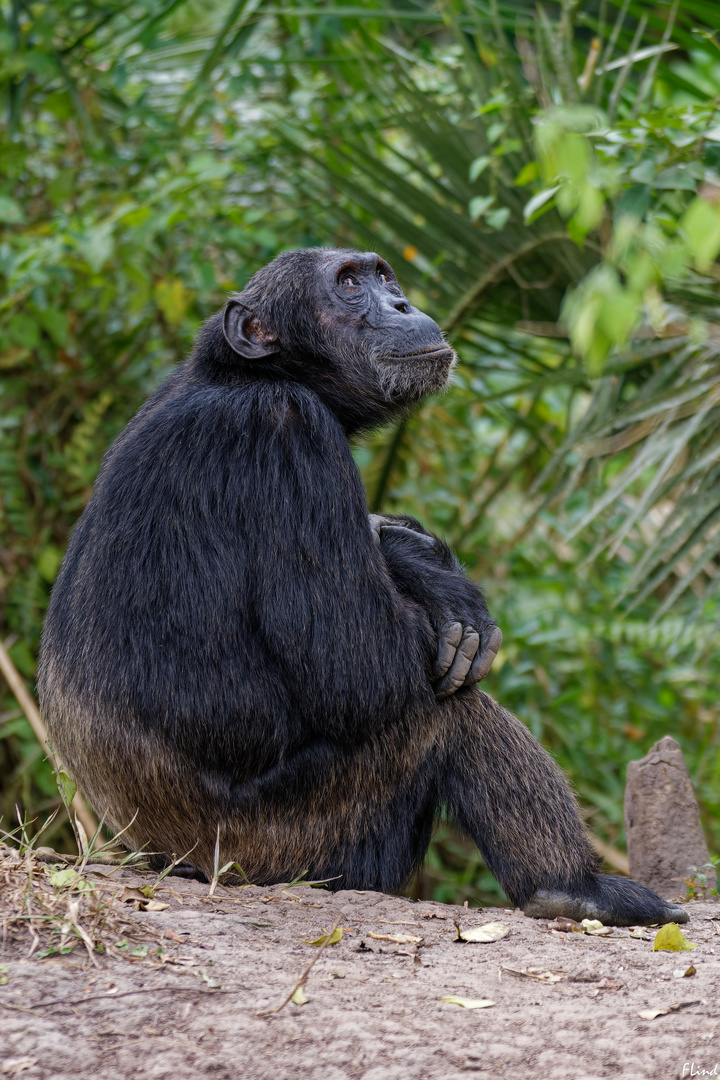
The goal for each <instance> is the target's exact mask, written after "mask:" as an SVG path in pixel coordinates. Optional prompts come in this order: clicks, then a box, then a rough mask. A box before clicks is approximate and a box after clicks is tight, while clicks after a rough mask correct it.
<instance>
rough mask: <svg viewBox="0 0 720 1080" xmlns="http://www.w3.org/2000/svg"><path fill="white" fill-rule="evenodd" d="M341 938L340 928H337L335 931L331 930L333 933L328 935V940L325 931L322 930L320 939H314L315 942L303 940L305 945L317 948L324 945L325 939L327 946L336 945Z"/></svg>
mask: <svg viewBox="0 0 720 1080" xmlns="http://www.w3.org/2000/svg"><path fill="white" fill-rule="evenodd" d="M342 936H343V932H342V927H341V926H338V927H337V929H336V930H333V932H332V934H331V935H330V937H329V939H328V935H327V931H326V930H323V932H322V937H319V938H315V941H308V940H307V938H305V939H304V940H305V944H306V945H317V946H318V948H319V947H320V946H321V945H324V944H325V941H326V939H327V944H328V945H337V943H338V942H339V941H342Z"/></svg>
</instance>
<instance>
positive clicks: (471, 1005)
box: [440, 994, 495, 1009]
mask: <svg viewBox="0 0 720 1080" xmlns="http://www.w3.org/2000/svg"><path fill="white" fill-rule="evenodd" d="M440 1000H441V1001H447V1003H448V1005H461V1006H462V1008H463V1009H489V1008H490V1006H491V1005H494V1004H495V1002H494V1001H488V999H487V998H464V997H456V996H455V995H454V994H450V995H448V996H447V997H441V998H440Z"/></svg>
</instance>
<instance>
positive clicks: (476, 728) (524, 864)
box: [439, 690, 687, 926]
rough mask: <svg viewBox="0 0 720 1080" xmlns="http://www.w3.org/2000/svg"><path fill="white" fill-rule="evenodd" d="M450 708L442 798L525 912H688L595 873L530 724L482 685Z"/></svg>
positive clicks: (631, 921) (620, 921) (612, 917)
mask: <svg viewBox="0 0 720 1080" xmlns="http://www.w3.org/2000/svg"><path fill="white" fill-rule="evenodd" d="M439 708H441V709H443V711H447V712H448V713H450V714H451V717H450V716H448V719H449V720H450V719H451V723H450V724H449V725H448V731H450V730H452V732H453V741H454V745H453V744H452V743H450V742H446V744H445V753H446V757H445V763H446V767H445V772H444V775H443V778H442V780H441V791H440V794H441V799H442V800H443V801H444V802H445V804H446V805H447V807H448V810H449V811H450V813H451V814H452V815H453V817H454V818H455V820H456V821H457V823H458V824H459V825H460V827H461V828H462V829H463V830H465V831H466V832H467V833H468V834H469V835H470V836H471V837H472V839H473V840H474V841H475V843H476V844H477V846H478V848H479V849H480V852H481V854H482V856H483V858H484V859H485V861H486V863H487V865H488V867H489V869H490V870H491V871H492V873H493V874H494V875H495V877H496V878H497V879H498V881H499V882H500V884H501V885H502V887H503V889H504V890H505V892H506V893H507V895H508V897H509V898H510V900H512V902H513V903H514V904H516V905H517V906H519V907H522V908H523V909H524V910H525V913H526V914H527V915H533V916H535V917H543V918H554V917H556V916H558V915H565V916H568V917H569V918H573V919H583V918H591V919H600V920H602V922H604V923H612V924H615V925H618V926H632V925H635V924H643V923H663V922H670V921H674V922H686V921H687V914H686V913H685V912H684V911H683V910H682V908H680V907H678V906H677V905H675V904H669V903H667V902H666V901H665V900H662V899H661V898H660V897H659V896H657V895H656V894H655V893H654V892H652V891H651V890H650V889H648V888H646V887H645V886H644V885H639V884H638V883H637V882H634V881H631V880H629V879H628V878H624V877H614V876H609V875H605V874H598V873H597V870H598V865H599V858H598V856H597V855H596V854H595V852H594V850H593V848H592V845H591V843H590V840H589V837H588V833H587V830H586V828H585V826H584V824H583V821H582V819H581V817H580V813H579V810H578V806H577V803H576V801H575V797H574V795H573V793H572V791H571V789H570V787H569V785H568V782H567V780H566V779H565V777H564V775H563V773H562V772H561V771H560V769H559V768H558V766H557V765H556V764H555V762H554V761H553V760H552V758H551V757H550V755H549V754H548V753H547V752H546V751H545V750H543V748H542V747H541V746H540V744H539V743H538V742H537V741H536V740H535V739H534V738H533V737H532V735H531V734H530V732H529V731H528V730H527V728H526V727H525V726H524V725H523V724H521V723H520V722H519V721H518V720H516V719H515V717H513V716H511V715H510V713H508V712H506V711H505V710H504V709H502V708H501V707H500V706H499V705H498V704H497V703H496V702H494V701H493V700H492V698H490V697H488V696H487V694H483V693H482V692H481V691H479V690H475V691H473V692H471V693H463V694H462V695H458V696H456V697H455V698H454V699H451V700H450V701H448V702H447V703H443V704H442V705H440V706H439Z"/></svg>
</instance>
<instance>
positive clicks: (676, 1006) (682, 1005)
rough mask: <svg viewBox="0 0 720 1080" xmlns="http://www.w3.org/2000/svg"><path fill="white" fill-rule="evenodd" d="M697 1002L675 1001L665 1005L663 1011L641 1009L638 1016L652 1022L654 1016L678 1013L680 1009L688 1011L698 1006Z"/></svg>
mask: <svg viewBox="0 0 720 1080" xmlns="http://www.w3.org/2000/svg"><path fill="white" fill-rule="evenodd" d="M699 1004H700V1002H699V1001H676V1002H674V1003H673V1004H672V1005H667V1006H666V1007H665V1008H664V1009H643V1011H642V1012H639V1013H638V1016H639V1017H641V1019H643V1020H654V1019H655V1017H656V1016H667V1014H668V1013H672V1012H679V1011H680V1010H681V1009H690V1008H691V1007H692V1006H693V1005H699Z"/></svg>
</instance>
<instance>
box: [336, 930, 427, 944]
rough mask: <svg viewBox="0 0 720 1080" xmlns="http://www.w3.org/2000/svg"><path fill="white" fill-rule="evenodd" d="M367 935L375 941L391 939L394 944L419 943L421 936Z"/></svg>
mask: <svg viewBox="0 0 720 1080" xmlns="http://www.w3.org/2000/svg"><path fill="white" fill-rule="evenodd" d="M368 937H371V938H375V940H376V941H392V942H394V943H395V945H419V944H420V942H421V941H422V938H421V937H413V936H412V934H372V933H371V934H368ZM331 944H332V942H331Z"/></svg>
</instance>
